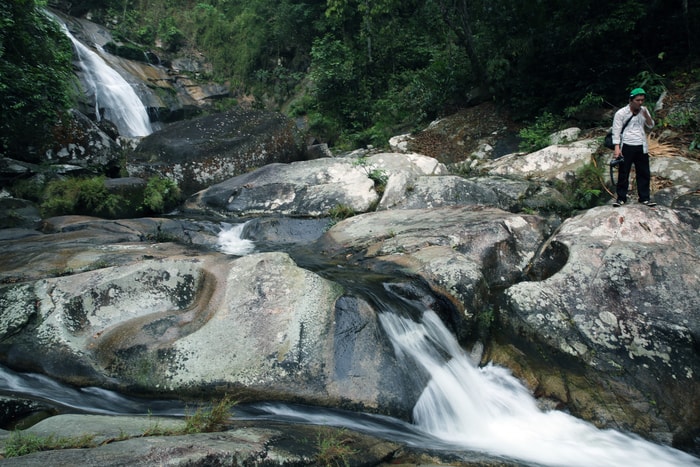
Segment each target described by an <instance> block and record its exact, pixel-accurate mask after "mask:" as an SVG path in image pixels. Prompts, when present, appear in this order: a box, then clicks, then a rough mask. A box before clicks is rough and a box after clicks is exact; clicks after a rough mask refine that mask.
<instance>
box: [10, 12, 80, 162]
mask: <svg viewBox="0 0 700 467" xmlns="http://www.w3.org/2000/svg"><path fill="white" fill-rule="evenodd" d="M43 6H44V2H41V1H37V0H0V154H5V155H8V156H11V157H13V158H17V159H21V160H31V157H30V154H31V152H32V151H36V152H39V151H41V150H42V149H43V148H42V145H44V144H47V143H48V142H49V135H50V130H51V128H52V127H53V125H54V124H55V123H56V122H57V121H58V119H59V118H60V116H61V114H62V113H64V112H65V111H66V110H67V109H68V108H69V107H71V106H72V105H73V87H72V86H73V84H74V80H75V77H74V75H73V68H72V64H71V53H72V48H71V43H70V40H69V39H68V38H67V37H66V35H65V34H63V33H62V32H61V30H60V28H59V27H58V25H57V24H56V23H55V22H54V21H53V20H52V19H50V18H49V17H48V16H46V15H45V14H44V13H43V10H42V8H43Z"/></svg>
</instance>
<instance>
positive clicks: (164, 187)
mask: <svg viewBox="0 0 700 467" xmlns="http://www.w3.org/2000/svg"><path fill="white" fill-rule="evenodd" d="M179 202H180V188H179V187H178V186H177V183H175V182H174V181H172V180H170V179H169V178H165V177H152V178H149V179H148V183H147V184H146V189H145V190H144V193H143V203H142V207H143V209H144V211H146V212H147V213H153V214H162V213H164V212H166V211H168V210H170V209H172V208H174V207H175V206H176V205H177V204H178V203H179Z"/></svg>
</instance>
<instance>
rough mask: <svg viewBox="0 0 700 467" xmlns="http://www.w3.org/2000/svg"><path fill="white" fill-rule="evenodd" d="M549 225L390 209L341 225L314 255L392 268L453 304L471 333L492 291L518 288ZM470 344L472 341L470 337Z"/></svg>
mask: <svg viewBox="0 0 700 467" xmlns="http://www.w3.org/2000/svg"><path fill="white" fill-rule="evenodd" d="M549 229H550V227H549V225H548V224H547V223H546V221H544V220H543V219H541V218H539V217H536V216H525V215H516V214H510V213H507V212H504V211H501V210H499V209H494V208H484V207H477V206H447V207H441V208H433V209H422V210H420V209H414V210H392V211H380V212H375V213H368V214H363V215H360V216H355V217H351V218H349V219H346V220H344V221H342V222H340V223H338V224H336V225H335V226H334V227H333V228H331V229H330V230H329V231H328V232H327V233H326V234H325V235H324V236H323V237H322V238H321V239H320V240H319V248H320V249H321V250H322V251H324V252H325V253H326V254H328V255H330V256H331V257H338V258H340V257H342V258H345V259H346V261H350V262H355V261H357V262H362V263H369V264H370V265H372V264H375V265H385V264H386V263H387V262H389V263H395V264H396V265H397V266H398V267H401V268H402V269H404V270H405V271H408V272H410V273H413V274H419V275H421V276H422V277H423V278H424V279H426V280H427V281H428V283H429V284H432V285H433V287H434V288H435V289H436V290H439V291H444V292H446V293H448V294H449V295H450V296H451V297H453V298H455V299H456V302H457V304H456V307H457V308H458V309H459V310H460V311H461V313H462V314H463V315H464V317H463V318H459V317H458V318H457V319H459V320H464V319H465V318H466V322H465V324H464V325H465V327H466V328H465V329H464V330H463V332H464V333H465V334H469V333H470V332H471V329H470V328H471V327H473V326H475V325H476V324H477V323H476V321H475V317H476V316H477V315H478V314H479V313H481V312H484V311H485V308H486V306H487V305H486V304H487V303H488V296H489V294H490V289H492V288H498V287H503V286H505V285H509V284H512V283H513V282H517V281H518V280H519V278H520V277H521V273H522V271H523V270H524V268H525V266H526V265H527V263H528V261H529V260H530V259H531V258H532V256H533V255H534V253H535V251H536V250H537V248H538V247H539V245H540V242H542V241H543V240H544V238H546V235H547V234H548V232H549ZM472 337H473V336H472Z"/></svg>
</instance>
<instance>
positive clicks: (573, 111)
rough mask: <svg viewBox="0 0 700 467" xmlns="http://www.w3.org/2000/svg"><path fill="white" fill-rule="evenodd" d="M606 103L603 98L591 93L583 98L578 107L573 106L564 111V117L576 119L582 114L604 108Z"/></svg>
mask: <svg viewBox="0 0 700 467" xmlns="http://www.w3.org/2000/svg"><path fill="white" fill-rule="evenodd" d="M604 101H605V100H604V99H603V96H600V95H598V94H594V93H592V92H589V93H588V94H586V95H585V96H583V98H582V99H581V100H580V101H579V103H578V104H577V105H572V106H569V107H567V108H566V109H564V115H565V116H566V117H569V118H572V117H576V116H577V115H579V114H581V113H586V112H590V111H592V110H595V109H598V108H600V107H602V105H603V102H604Z"/></svg>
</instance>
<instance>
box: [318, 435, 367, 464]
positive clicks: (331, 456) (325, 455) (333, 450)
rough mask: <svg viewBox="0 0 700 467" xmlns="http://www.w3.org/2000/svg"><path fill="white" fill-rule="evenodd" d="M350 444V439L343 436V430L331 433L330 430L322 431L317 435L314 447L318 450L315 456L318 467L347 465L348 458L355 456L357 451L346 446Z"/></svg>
mask: <svg viewBox="0 0 700 467" xmlns="http://www.w3.org/2000/svg"><path fill="white" fill-rule="evenodd" d="M351 442H352V439H350V438H349V437H347V436H345V430H339V431H337V432H333V431H331V430H324V431H323V433H319V434H318V438H317V442H316V447H317V449H318V454H316V462H318V464H319V465H327V466H330V465H334V466H340V465H345V466H347V465H349V459H348V458H349V457H350V456H352V455H354V454H357V451H355V450H354V449H352V448H351V447H350V446H348V444H350V443H351Z"/></svg>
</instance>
